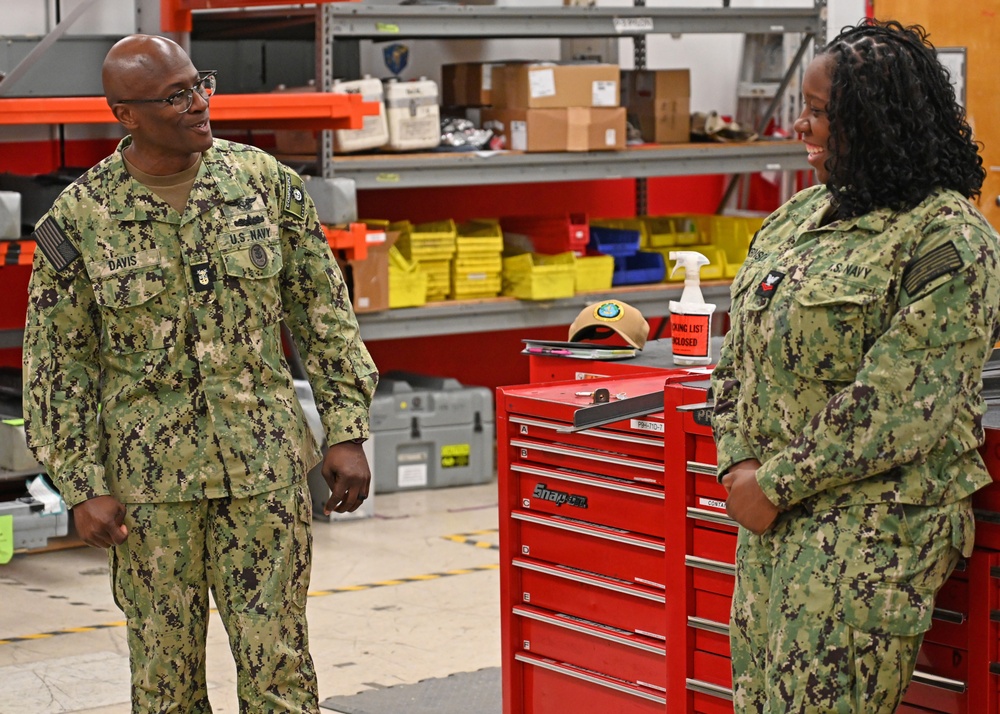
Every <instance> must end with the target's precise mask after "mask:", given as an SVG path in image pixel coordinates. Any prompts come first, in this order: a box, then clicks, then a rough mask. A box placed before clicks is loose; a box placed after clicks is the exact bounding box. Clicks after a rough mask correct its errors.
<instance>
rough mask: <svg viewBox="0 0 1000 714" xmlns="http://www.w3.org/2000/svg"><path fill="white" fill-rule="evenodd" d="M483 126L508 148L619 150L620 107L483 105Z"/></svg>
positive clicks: (622, 125)
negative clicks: (506, 106)
mask: <svg viewBox="0 0 1000 714" xmlns="http://www.w3.org/2000/svg"><path fill="white" fill-rule="evenodd" d="M483 126H484V127H485V128H490V129H492V130H493V132H494V134H496V135H497V136H499V137H501V144H502V146H503V148H506V149H510V150H511V151H526V152H544V151H621V150H623V149H624V148H625V109H624V108H623V107H568V108H563V109H484V110H483Z"/></svg>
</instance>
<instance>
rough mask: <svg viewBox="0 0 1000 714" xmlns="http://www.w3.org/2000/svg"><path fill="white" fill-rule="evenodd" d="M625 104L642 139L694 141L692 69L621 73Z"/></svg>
mask: <svg viewBox="0 0 1000 714" xmlns="http://www.w3.org/2000/svg"><path fill="white" fill-rule="evenodd" d="M622 104H623V105H624V106H625V108H626V109H627V110H628V115H629V118H630V119H631V120H632V123H633V124H634V125H636V126H637V127H638V128H639V132H640V133H641V134H642V139H643V141H648V142H652V143H655V144H669V143H677V142H688V141H690V140H691V71H690V70H688V69H660V70H628V71H626V72H624V73H623V75H622Z"/></svg>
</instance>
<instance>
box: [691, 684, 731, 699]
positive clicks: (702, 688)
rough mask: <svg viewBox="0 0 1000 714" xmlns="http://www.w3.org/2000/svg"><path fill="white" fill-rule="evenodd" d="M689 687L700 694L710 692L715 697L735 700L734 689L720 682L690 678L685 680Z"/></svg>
mask: <svg viewBox="0 0 1000 714" xmlns="http://www.w3.org/2000/svg"><path fill="white" fill-rule="evenodd" d="M685 684H686V685H687V688H688V689H690V690H691V691H692V692H699V693H700V694H710V695H711V696H713V697H718V698H719V699H728V700H729V701H732V700H733V690H732V689H727V688H726V687H720V686H719V685H718V684H712V683H711V682H703V681H701V680H700V679H688V680H686V681H685Z"/></svg>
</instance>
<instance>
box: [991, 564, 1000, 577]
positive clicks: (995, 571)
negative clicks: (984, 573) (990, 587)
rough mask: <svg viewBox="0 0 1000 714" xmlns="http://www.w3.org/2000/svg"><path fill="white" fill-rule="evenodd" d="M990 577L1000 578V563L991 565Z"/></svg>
mask: <svg viewBox="0 0 1000 714" xmlns="http://www.w3.org/2000/svg"><path fill="white" fill-rule="evenodd" d="M990 577H991V578H1000V565H991V566H990Z"/></svg>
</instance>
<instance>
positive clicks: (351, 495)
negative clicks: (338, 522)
mask: <svg viewBox="0 0 1000 714" xmlns="http://www.w3.org/2000/svg"><path fill="white" fill-rule="evenodd" d="M323 478H324V479H326V485H327V486H329V487H330V499H329V500H328V501H327V502H326V506H324V508H323V512H324V513H325V514H326V515H328V516H329V515H330V513H331V512H332V511H336V512H337V513H351V512H352V511H355V510H357V509H358V508H359V507H360V506H361V504H362V503H364V500H365V499H366V498H368V488H369V486H370V485H371V481H372V472H371V470H370V469H369V467H368V459H367V458H365V450H364V447H362V446H361V444H355V443H354V442H352V441H344V442H341V443H339V444H334V445H333V446H331V447H330V448H329V449H327V451H326V456H325V457H323Z"/></svg>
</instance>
